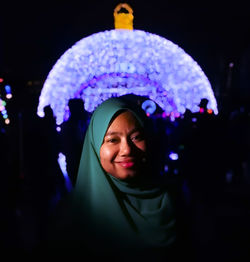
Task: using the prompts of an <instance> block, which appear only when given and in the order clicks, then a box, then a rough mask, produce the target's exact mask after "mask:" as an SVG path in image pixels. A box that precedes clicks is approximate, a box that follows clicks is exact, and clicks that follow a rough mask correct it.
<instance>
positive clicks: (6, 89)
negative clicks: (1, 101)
mask: <svg viewBox="0 0 250 262" xmlns="http://www.w3.org/2000/svg"><path fill="white" fill-rule="evenodd" d="M4 88H5V91H6V93H7V94H10V93H11V88H10V86H9V85H6V86H5V87H4Z"/></svg>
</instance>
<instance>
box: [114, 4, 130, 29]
mask: <svg viewBox="0 0 250 262" xmlns="http://www.w3.org/2000/svg"><path fill="white" fill-rule="evenodd" d="M122 9H125V10H126V11H127V12H123V11H122ZM133 19H134V16H133V9H132V8H131V7H130V6H129V5H128V4H126V3H121V4H119V5H117V6H116V8H115V9H114V22H115V29H129V30H133Z"/></svg>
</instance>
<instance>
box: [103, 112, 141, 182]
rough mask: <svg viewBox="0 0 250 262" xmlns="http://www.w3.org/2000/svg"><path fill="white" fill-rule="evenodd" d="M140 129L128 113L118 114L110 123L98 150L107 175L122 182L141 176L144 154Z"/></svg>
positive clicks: (130, 113)
mask: <svg viewBox="0 0 250 262" xmlns="http://www.w3.org/2000/svg"><path fill="white" fill-rule="evenodd" d="M141 129H142V128H141V126H140V124H139V122H138V120H137V119H136V117H135V116H134V115H133V113H132V112H130V111H125V112H122V113H120V114H119V115H118V116H116V118H115V119H114V120H113V121H112V122H111V125H110V126H109V128H108V130H107V133H106V134H105V137H104V140H103V143H102V146H101V149H100V161H101V165H102V167H103V169H104V170H105V171H106V172H107V173H108V174H110V175H112V176H114V177H116V178H118V179H122V180H128V179H131V178H133V177H135V176H138V175H140V174H141V172H142V169H143V165H144V160H145V154H146V140H145V137H144V135H143V131H142V130H141Z"/></svg>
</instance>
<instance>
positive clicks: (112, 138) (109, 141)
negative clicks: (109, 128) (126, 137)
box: [105, 137, 119, 144]
mask: <svg viewBox="0 0 250 262" xmlns="http://www.w3.org/2000/svg"><path fill="white" fill-rule="evenodd" d="M105 142H106V143H110V144H115V143H118V142H119V139H118V138H116V137H108V138H107V139H106V140H105Z"/></svg>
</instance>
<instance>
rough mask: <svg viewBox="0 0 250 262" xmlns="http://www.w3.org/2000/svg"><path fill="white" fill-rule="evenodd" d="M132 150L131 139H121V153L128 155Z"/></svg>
mask: <svg viewBox="0 0 250 262" xmlns="http://www.w3.org/2000/svg"><path fill="white" fill-rule="evenodd" d="M131 150H132V144H131V142H130V141H128V140H127V139H124V140H122V141H121V144H120V155H121V156H128V155H130V153H131Z"/></svg>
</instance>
